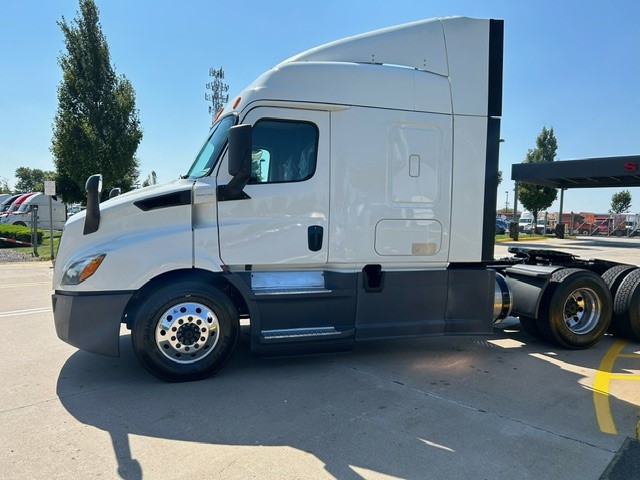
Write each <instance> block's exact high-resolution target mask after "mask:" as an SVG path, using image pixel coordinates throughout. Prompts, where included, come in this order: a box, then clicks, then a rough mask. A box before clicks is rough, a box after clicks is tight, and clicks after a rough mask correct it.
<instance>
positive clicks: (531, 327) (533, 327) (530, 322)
mask: <svg viewBox="0 0 640 480" xmlns="http://www.w3.org/2000/svg"><path fill="white" fill-rule="evenodd" d="M520 326H521V327H522V330H524V331H525V332H527V333H528V334H529V335H531V336H532V337H534V338H537V339H538V340H549V339H548V338H547V337H546V336H545V335H544V334H543V333H542V331H541V330H540V325H538V320H537V319H535V318H533V317H525V316H524V315H520Z"/></svg>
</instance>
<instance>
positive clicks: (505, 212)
mask: <svg viewBox="0 0 640 480" xmlns="http://www.w3.org/2000/svg"><path fill="white" fill-rule="evenodd" d="M504 193H506V194H507V199H506V200H505V202H504V214H505V215H506V214H507V212H508V211H509V190H507V191H506V192H504Z"/></svg>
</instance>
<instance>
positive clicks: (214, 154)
mask: <svg viewBox="0 0 640 480" xmlns="http://www.w3.org/2000/svg"><path fill="white" fill-rule="evenodd" d="M235 122H236V116H235V115H228V116H226V117H224V118H222V119H220V121H219V122H218V123H216V124H215V125H214V126H213V128H212V130H211V134H210V135H209V138H208V139H207V141H206V142H205V144H204V145H203V146H202V148H201V149H200V153H198V156H197V157H196V159H195V161H194V162H193V164H192V165H191V168H190V169H189V173H187V178H202V177H204V176H206V175H208V174H209V172H211V169H212V168H213V167H214V165H215V163H216V160H217V159H218V157H219V156H220V152H222V149H223V148H224V145H225V143H226V142H227V136H228V134H229V129H230V128H231V127H232V126H233V124H234V123H235Z"/></svg>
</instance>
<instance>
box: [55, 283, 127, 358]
mask: <svg viewBox="0 0 640 480" xmlns="http://www.w3.org/2000/svg"><path fill="white" fill-rule="evenodd" d="M132 296H133V292H108V293H103V292H100V293H98V292H87V293H84V292H83V293H73V294H70V293H65V292H60V291H56V292H55V293H54V294H53V295H52V296H51V301H52V304H53V318H54V321H55V325H56V333H57V334H58V337H59V338H60V339H61V340H64V341H65V342H67V343H68V344H70V345H73V346H74V347H77V348H79V349H80V350H84V351H87V352H92V353H98V354H100V355H107V356H110V357H118V356H120V323H121V322H122V318H123V314H124V310H125V307H126V306H127V303H128V302H129V300H130V299H131V297H132Z"/></svg>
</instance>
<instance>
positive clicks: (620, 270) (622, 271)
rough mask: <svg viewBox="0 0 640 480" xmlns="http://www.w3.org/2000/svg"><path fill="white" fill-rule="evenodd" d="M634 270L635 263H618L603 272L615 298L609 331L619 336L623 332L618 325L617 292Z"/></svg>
mask: <svg viewBox="0 0 640 480" xmlns="http://www.w3.org/2000/svg"><path fill="white" fill-rule="evenodd" d="M634 270H636V267H635V266H633V265H616V266H615V267H611V268H610V269H609V270H607V271H606V272H604V273H603V274H602V280H603V281H604V283H605V284H606V285H607V287H608V288H609V291H610V292H611V298H613V299H614V307H613V316H612V317H611V324H610V325H609V332H610V333H612V334H614V335H617V336H621V335H623V333H622V331H621V330H620V328H619V326H618V323H619V322H618V318H617V315H616V312H615V298H616V294H617V293H618V289H619V288H620V284H621V283H622V281H623V280H624V279H625V278H626V277H627V275H629V274H630V273H631V272H633V271H634Z"/></svg>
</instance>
